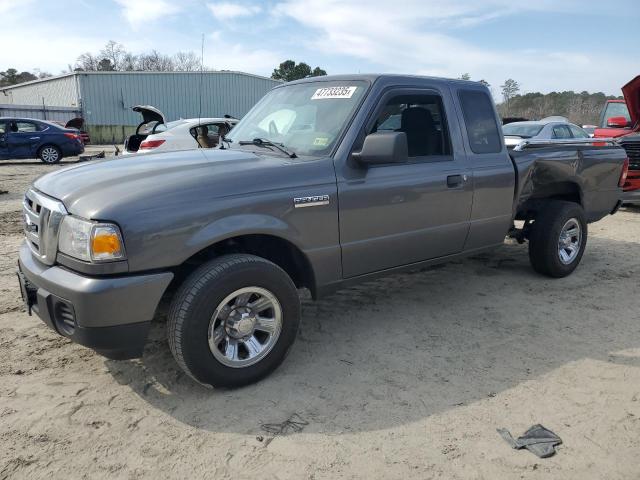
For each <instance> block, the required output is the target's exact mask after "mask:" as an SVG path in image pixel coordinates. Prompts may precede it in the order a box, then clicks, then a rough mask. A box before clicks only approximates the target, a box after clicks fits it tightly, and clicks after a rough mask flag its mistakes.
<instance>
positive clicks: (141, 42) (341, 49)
mask: <svg viewBox="0 0 640 480" xmlns="http://www.w3.org/2000/svg"><path fill="white" fill-rule="evenodd" d="M638 18H640V1H638V0H617V1H616V2H602V1H597V2H596V1H590V0H582V1H579V0H562V1H561V0H553V1H551V0H529V1H520V0H439V1H436V0H395V1H390V0H272V1H257V0H246V1H245V0H242V1H235V0H222V1H216V0H97V1H92V0H64V1H62V0H0V23H1V27H0V43H1V44H2V45H4V48H3V49H2V50H1V51H0V52H1V53H0V70H5V69H6V68H10V67H13V68H16V69H18V70H20V71H22V70H28V71H32V70H34V69H41V70H44V71H47V72H50V73H53V74H58V73H60V72H61V71H62V70H64V69H66V68H68V65H73V64H74V63H75V60H76V59H77V57H78V56H79V55H80V54H81V53H84V52H87V51H89V52H94V53H97V52H98V51H99V50H100V49H101V48H102V47H103V46H104V44H105V43H106V42H107V41H109V40H115V41H117V42H119V43H121V44H123V45H124V46H125V47H126V48H127V49H128V50H130V51H133V52H134V53H141V52H144V51H149V50H151V49H156V50H158V51H160V52H162V53H167V54H173V53H175V52H177V51H189V50H192V51H195V52H198V54H199V52H200V46H201V40H202V36H203V35H204V37H205V54H204V63H205V65H207V66H209V67H212V68H214V69H219V70H221V69H227V70H239V71H245V72H249V73H254V74H258V75H265V76H269V75H271V72H272V71H273V69H274V68H275V67H276V66H277V65H278V64H279V63H281V62H282V61H284V60H287V59H292V60H295V61H297V62H301V61H302V62H306V63H308V64H309V65H311V67H312V68H313V67H315V66H320V67H321V68H324V69H325V70H326V71H327V72H328V73H329V74H341V73H369V72H391V73H408V74H420V75H434V76H444V77H459V76H461V75H462V74H463V73H469V74H470V75H471V78H472V79H473V80H480V79H485V80H487V81H488V82H489V83H490V84H491V86H492V90H493V91H494V94H499V91H500V85H502V83H504V80H505V79H507V78H513V79H515V80H517V81H518V82H519V83H520V86H521V92H522V93H526V92H533V91H542V92H550V91H562V90H574V91H583V90H587V91H590V92H595V91H602V92H605V93H607V94H613V95H620V87H621V86H622V85H624V84H625V83H626V82H627V81H628V80H630V79H631V78H633V77H634V76H636V75H638V74H640V55H638V53H637V51H638V44H639V43H640V30H639V29H638V25H637V20H638Z"/></svg>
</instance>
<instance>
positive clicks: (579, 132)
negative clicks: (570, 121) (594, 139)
mask: <svg viewBox="0 0 640 480" xmlns="http://www.w3.org/2000/svg"><path fill="white" fill-rule="evenodd" d="M569 130H571V133H572V134H573V136H574V138H590V137H589V134H588V133H587V132H585V131H584V130H583V129H581V128H580V127H578V126H577V125H569Z"/></svg>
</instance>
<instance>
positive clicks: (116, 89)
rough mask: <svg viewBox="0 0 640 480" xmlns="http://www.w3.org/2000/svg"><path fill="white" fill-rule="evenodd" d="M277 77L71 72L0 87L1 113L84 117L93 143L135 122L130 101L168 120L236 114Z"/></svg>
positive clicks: (119, 137) (117, 135)
mask: <svg viewBox="0 0 640 480" xmlns="http://www.w3.org/2000/svg"><path fill="white" fill-rule="evenodd" d="M279 83H280V82H278V81H277V80H272V79H270V78H266V77H260V76H257V75H252V74H248V73H242V72H230V71H216V72H203V73H202V74H201V73H200V72H74V73H69V74H65V75H60V76H57V77H51V78H46V79H42V80H35V81H33V82H26V83H23V84H19V85H15V86H11V87H5V88H0V116H23V117H31V118H41V119H47V120H61V121H64V120H69V119H71V118H73V117H75V116H81V117H83V118H84V119H85V125H86V127H85V128H86V130H87V131H88V132H89V133H90V135H91V138H92V141H93V142H94V143H108V142H112V141H115V142H121V141H123V140H124V137H125V136H127V135H129V134H130V133H131V132H132V130H133V129H134V128H135V126H136V125H138V123H140V118H141V117H140V115H139V114H137V113H135V112H132V111H131V107H133V106H135V105H153V106H155V107H157V108H158V109H160V110H161V111H162V112H163V113H164V114H165V117H166V118H167V120H168V121H170V120H175V119H178V118H194V117H198V116H199V112H200V102H201V97H200V92H201V91H202V116H203V117H221V116H223V115H224V114H229V115H232V116H234V117H237V118H240V117H242V116H243V115H244V114H245V113H247V112H248V111H249V109H250V108H251V107H252V106H253V105H254V104H255V103H256V102H257V101H258V100H259V99H260V98H262V96H263V95H264V94H265V93H267V92H268V91H269V90H270V89H271V88H273V87H274V86H276V85H278V84H279Z"/></svg>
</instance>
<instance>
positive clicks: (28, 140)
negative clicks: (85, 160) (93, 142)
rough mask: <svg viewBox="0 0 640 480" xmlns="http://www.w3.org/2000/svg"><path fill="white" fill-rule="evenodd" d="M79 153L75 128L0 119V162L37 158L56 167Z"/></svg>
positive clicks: (77, 132)
mask: <svg viewBox="0 0 640 480" xmlns="http://www.w3.org/2000/svg"><path fill="white" fill-rule="evenodd" d="M82 152H84V143H83V142H82V137H81V135H80V132H79V131H78V130H77V129H75V128H64V127H61V126H60V125H56V124H55V123H52V122H47V121H44V120H34V119H31V118H7V117H0V160H6V159H10V158H15V159H21V158H39V159H40V160H42V161H43V162H44V163H58V162H59V161H60V160H62V158H63V157H68V156H74V155H80V154H81V153H82Z"/></svg>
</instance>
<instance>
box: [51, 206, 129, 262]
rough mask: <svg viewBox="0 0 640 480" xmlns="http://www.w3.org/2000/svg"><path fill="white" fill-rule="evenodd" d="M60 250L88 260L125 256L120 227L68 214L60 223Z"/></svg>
mask: <svg viewBox="0 0 640 480" xmlns="http://www.w3.org/2000/svg"><path fill="white" fill-rule="evenodd" d="M58 250H59V251H60V252H62V253H64V254H66V255H69V256H70V257H74V258H77V259H79V260H84V261H86V262H104V261H109V260H122V259H124V258H125V254H124V244H123V242H122V235H121V234H120V229H119V228H118V227H117V226H116V225H113V224H111V223H97V222H91V221H89V220H84V219H82V218H78V217H74V216H72V215H66V216H65V217H64V220H63V221H62V225H60V232H59V234H58Z"/></svg>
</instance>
